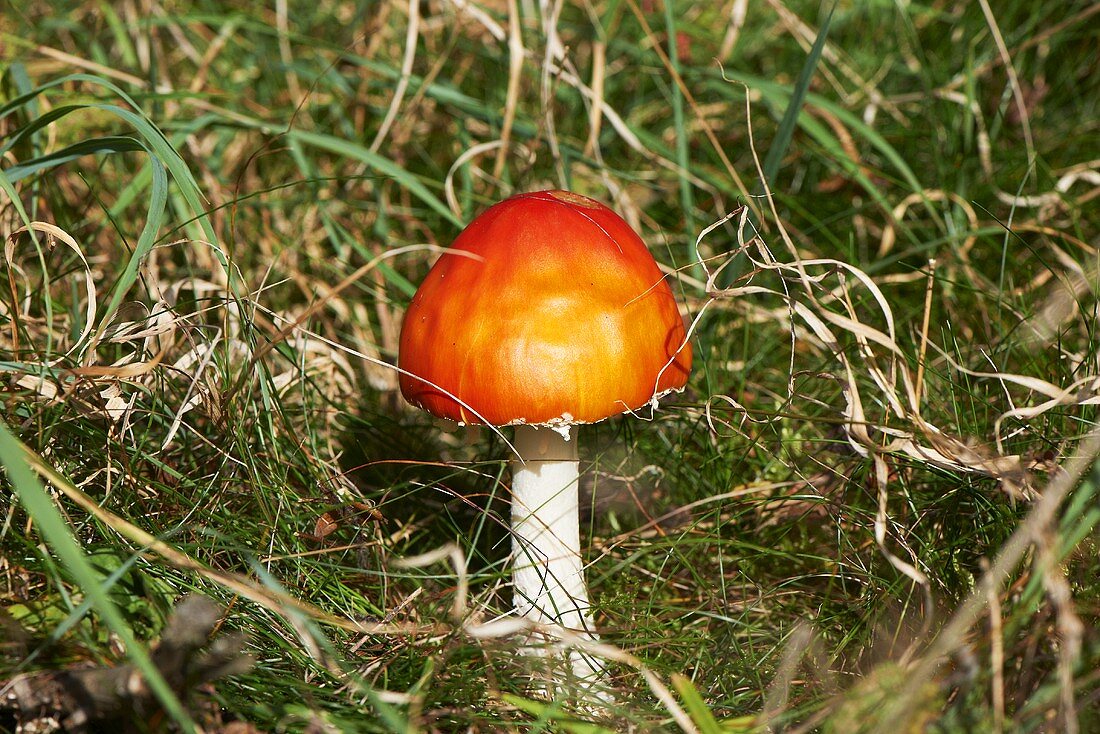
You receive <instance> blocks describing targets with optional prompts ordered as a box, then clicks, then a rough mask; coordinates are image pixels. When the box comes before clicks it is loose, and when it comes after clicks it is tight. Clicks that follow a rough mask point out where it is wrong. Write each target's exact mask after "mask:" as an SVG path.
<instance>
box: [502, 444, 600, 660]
mask: <svg viewBox="0 0 1100 734" xmlns="http://www.w3.org/2000/svg"><path fill="white" fill-rule="evenodd" d="M576 434H577V429H576V428H575V427H570V428H569V429H568V431H567V432H566V431H561V432H559V431H558V430H555V429H552V428H534V427H532V426H517V427H516V437H515V448H516V453H517V454H518V456H519V458H518V459H515V460H513V462H512V563H513V565H512V569H513V570H512V584H513V594H514V597H515V602H514V603H515V608H516V614H518V615H519V616H521V617H526V618H527V619H530V620H531V621H533V622H536V623H538V624H539V625H540V626H542V627H544V628H545V629H546V630H548V631H549V633H550V635H552V636H553V630H554V629H556V628H560V627H564V628H566V629H569V630H571V631H572V632H574V633H575V634H577V635H580V636H581V637H583V638H586V639H589V640H597V639H598V637H597V636H596V633H595V627H594V626H593V624H592V620H591V618H590V617H589V613H588V607H589V605H588V587H587V585H586V584H585V582H584V566H583V563H582V561H581V541H580V523H579V519H578V513H577V505H578V478H579V462H578V460H577V440H576ZM546 641H547V642H550V641H551V640H549V639H548V640H546ZM569 660H570V663H571V665H572V668H573V672H574V674H575V675H576V676H577V677H578V678H581V679H582V680H590V679H593V678H596V677H598V676H599V674H600V673H601V672H602V666H601V665H600V663H599V661H598V660H596V659H595V658H593V657H592V656H591V655H589V654H584V653H582V652H581V651H580V650H573V651H572V652H570V654H569Z"/></svg>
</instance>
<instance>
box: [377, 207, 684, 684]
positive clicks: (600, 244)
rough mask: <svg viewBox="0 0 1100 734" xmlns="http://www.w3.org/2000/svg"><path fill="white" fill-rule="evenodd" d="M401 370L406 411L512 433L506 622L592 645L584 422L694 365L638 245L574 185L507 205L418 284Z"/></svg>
mask: <svg viewBox="0 0 1100 734" xmlns="http://www.w3.org/2000/svg"><path fill="white" fill-rule="evenodd" d="M398 362H399V367H400V370H401V376H400V383H401V392H402V394H403V395H404V396H405V399H406V400H408V401H409V402H410V403H411V404H413V405H415V406H417V407H419V408H422V409H424V410H426V411H428V412H429V413H431V414H433V415H436V416H440V417H443V418H450V419H452V420H455V421H458V423H459V424H460V425H461V424H467V423H488V424H490V425H493V426H506V425H514V426H515V427H516V428H515V440H514V449H515V458H514V459H513V462H512V466H513V476H512V506H511V507H512V528H511V529H512V539H513V540H512V554H513V555H512V564H513V566H512V569H513V570H512V574H513V576H512V579H513V596H514V606H515V612H516V614H518V615H519V616H521V617H525V618H527V619H529V620H531V621H532V622H535V623H537V624H536V629H539V630H543V631H550V634H551V635H554V634H555V632H556V631H558V630H560V628H567V629H569V630H571V631H573V632H574V633H575V634H578V635H580V636H581V637H583V638H586V639H590V640H596V639H598V638H597V636H596V632H595V627H594V625H593V623H592V619H591V616H590V614H589V602H588V590H587V586H586V584H585V579H584V568H583V563H582V558H581V551H580V530H579V522H578V476H579V465H578V454H577V440H576V433H577V426H578V425H580V424H584V423H595V422H597V421H601V420H604V419H605V418H608V417H610V416H614V415H618V414H620V413H623V412H629V411H634V410H636V409H638V408H641V407H643V406H646V405H651V406H656V403H657V400H658V399H660V398H661V397H662V396H664V395H666V394H667V393H669V392H673V391H675V392H679V391H681V390H682V389H683V387H684V385H685V383H686V382H687V378H688V372H689V371H690V369H691V347H690V345H689V344H688V343H687V340H686V332H685V328H684V322H683V320H682V318H681V316H680V313H679V310H678V308H677V305H676V300H675V298H674V297H673V295H672V290H671V289H670V288H669V285H668V283H666V282H665V280H664V276H663V275H662V273H661V271H660V269H659V268H658V267H657V263H656V262H655V261H654V259H653V257H652V255H650V253H649V250H648V249H647V248H646V246H645V243H644V242H643V241H642V239H641V238H640V237H639V236H638V235H637V234H636V233H635V232H634V231H633V230H632V229H631V228H630V225H628V224H627V223H626V222H625V221H623V219H622V218H621V217H619V216H618V215H617V214H615V213H614V212H613V211H611V210H610V209H608V208H607V207H605V206H603V205H602V204H600V203H599V202H596V201H594V200H592V199H589V198H586V197H584V196H580V195H578V194H574V193H571V192H568V191H539V192H535V193H527V194H520V195H518V196H514V197H512V198H510V199H507V200H505V201H502V202H500V203H498V204H496V205H495V206H493V207H491V208H489V209H488V210H487V211H485V212H483V213H482V214H481V215H480V216H478V217H476V218H475V219H474V220H473V221H472V222H471V223H470V224H469V226H467V227H466V229H465V230H463V231H462V233H461V234H460V235H459V236H458V238H457V239H456V240H455V241H454V244H453V245H452V246H451V248H450V250H448V251H447V252H446V253H444V254H443V255H442V256H441V257H440V258H439V260H438V261H437V262H436V263H435V265H434V266H433V267H432V269H431V271H430V272H429V273H428V275H427V277H426V278H425V279H424V282H423V283H421V285H420V288H419V289H418V290H417V292H416V295H415V296H414V297H413V300H412V303H411V305H410V306H409V309H408V311H407V313H406V314H405V320H404V323H403V325H402V329H401V342H400V353H399V358H398ZM558 636H560V635H558ZM531 649H533V648H531ZM570 659H571V662H572V669H573V672H574V673H575V674H576V675H577V676H578V677H579V678H582V679H591V678H593V677H595V676H597V675H598V674H599V672H600V671H601V666H600V665H599V663H597V662H596V661H594V660H593V659H592V658H591V657H589V656H587V655H584V654H582V653H580V652H579V651H575V652H574V653H573V654H572V655H571V656H570Z"/></svg>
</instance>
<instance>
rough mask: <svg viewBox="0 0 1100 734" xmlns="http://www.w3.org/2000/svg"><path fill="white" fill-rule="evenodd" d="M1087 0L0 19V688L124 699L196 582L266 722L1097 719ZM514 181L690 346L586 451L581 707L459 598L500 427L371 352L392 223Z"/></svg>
mask: <svg viewBox="0 0 1100 734" xmlns="http://www.w3.org/2000/svg"><path fill="white" fill-rule="evenodd" d="M541 7H542V6H540V8H541ZM1094 15H1095V9H1094V8H1089V7H1081V8H1068V9H1067V8H1062V7H1055V6H1052V5H1049V4H1047V5H1038V4H1035V3H1029V2H1023V1H1022V0H1013V1H1012V2H1006V3H998V4H997V7H992V6H991V5H990V4H988V3H978V4H976V5H972V6H966V7H962V8H958V9H956V8H954V7H947V6H942V7H941V6H939V5H934V6H929V7H924V6H921V7H912V6H907V7H904V8H902V7H893V6H889V7H887V6H882V7H871V6H862V5H861V6H858V7H857V6H853V7H841V6H838V7H836V8H835V9H833V11H832V15H831V16H829V15H828V12H824V13H822V14H820V15H818V9H817V8H816V6H815V7H813V8H810V7H803V6H798V5H794V4H784V3H781V2H769V3H766V4H752V5H751V6H750V5H749V4H747V3H741V2H733V3H732V4H730V5H729V6H728V7H720V6H716V5H713V4H706V3H693V4H685V5H680V4H676V5H672V4H669V5H668V6H667V8H666V7H665V6H664V5H662V4H660V3H647V2H643V3H636V2H634V1H633V0H628V1H627V2H625V3H595V4H590V5H587V6H584V7H581V6H576V7H574V6H573V5H571V4H564V3H563V4H549V5H546V6H545V8H543V10H540V9H539V8H536V7H535V6H534V4H531V3H513V2H509V3H489V2H485V3H480V4H478V3H456V2H450V1H449V0H447V1H444V0H441V1H440V2H431V3H426V4H425V3H417V2H413V3H409V4H406V3H367V4H362V5H360V6H346V5H338V4H334V3H328V2H320V3H315V4H313V5H311V6H309V7H288V6H287V4H285V3H276V4H275V6H274V7H272V8H267V9H265V10H264V11H263V14H262V15H249V14H245V13H241V12H238V11H234V10H226V9H225V8H224V6H223V5H220V4H217V3H208V2H205V1H204V0H197V1H196V2H192V3H189V4H184V5H181V6H164V7H161V6H152V7H151V9H146V10H141V11H139V8H138V7H137V6H136V5H133V4H129V5H128V4H123V5H121V6H117V8H116V6H108V5H103V4H99V5H94V4H88V3H75V2H74V3H63V4H62V6H58V4H57V3H36V2H32V3H30V4H25V7H21V8H20V9H19V12H18V13H15V12H13V13H11V14H7V15H5V16H4V18H3V19H0V32H2V33H3V37H2V40H3V45H2V48H3V51H2V52H0V53H2V54H3V55H2V57H0V63H2V76H0V84H2V88H3V89H4V92H5V93H4V95H3V98H4V99H5V100H6V101H4V102H3V103H0V171H2V175H0V189H2V190H3V194H2V195H0V235H2V236H3V238H4V243H5V250H4V261H3V266H2V267H3V272H4V276H5V277H4V278H0V371H2V372H3V376H4V382H3V387H2V388H0V404H2V406H3V410H2V411H0V415H2V417H3V424H4V426H5V428H4V429H3V431H4V433H3V434H2V435H3V436H4V438H3V444H2V446H3V455H2V459H3V463H4V466H5V468H6V475H5V480H4V482H5V484H4V485H3V486H4V488H5V491H6V492H7V493H8V494H7V497H8V499H9V501H8V502H7V503H6V505H5V506H4V508H3V510H4V512H3V520H2V521H0V549H2V554H0V570H2V572H3V575H2V576H0V578H2V581H0V599H2V600H3V604H4V608H5V609H6V610H7V611H6V614H7V617H8V618H10V620H11V624H12V625H14V626H11V629H16V628H18V629H21V630H24V631H25V633H26V635H27V639H29V640H32V641H33V644H32V645H31V647H30V648H21V650H22V651H21V652H18V653H10V652H9V651H8V650H7V649H6V648H0V660H2V661H3V662H2V665H3V675H0V679H6V678H8V677H9V676H10V675H14V674H15V673H19V672H30V671H34V670H45V669H51V668H57V667H65V666H70V665H73V664H76V663H78V662H80V661H85V660H86V661H95V662H97V663H102V662H111V661H115V660H117V659H119V658H120V657H122V656H127V657H129V658H130V659H131V660H132V662H133V663H134V664H135V665H138V666H139V667H141V668H142V669H143V670H145V672H146V674H147V675H148V676H149V678H150V680H151V681H152V682H153V685H154V687H156V683H155V681H156V675H155V673H154V671H152V670H151V669H150V668H149V667H148V665H147V664H146V663H144V662H143V660H144V656H145V655H146V653H145V649H146V647H145V644H146V643H145V642H144V641H145V640H150V639H153V638H155V637H156V635H157V633H158V632H159V630H160V629H161V627H162V626H163V625H164V623H165V619H166V614H167V611H168V610H169V609H170V608H171V606H172V602H173V601H174V600H175V599H176V598H178V597H179V596H181V595H183V594H186V593H191V592H198V593H202V594H205V595H208V596H211V597H214V598H215V599H217V600H218V601H220V602H221V603H223V604H224V605H226V608H227V612H226V615H225V626H227V627H230V628H233V629H238V630H240V631H242V632H244V633H245V634H246V635H247V637H248V640H249V646H250V650H251V653H252V655H253V656H254V657H255V659H256V665H255V667H254V668H253V669H252V670H251V671H250V672H248V673H247V674H244V675H241V676H238V677H236V678H234V679H232V680H229V681H225V682H222V683H219V685H218V686H217V688H216V690H215V691H214V692H213V693H212V694H211V695H213V696H214V697H215V699H216V700H217V702H218V703H219V704H220V706H221V708H222V710H223V711H222V714H220V717H221V720H222V721H229V720H232V719H240V720H243V721H249V722H251V723H253V724H254V725H255V726H257V727H259V728H260V729H263V730H268V729H272V730H273V729H276V728H284V729H293V730H305V729H311V730H317V729H318V728H320V729H326V730H341V731H343V730H347V731H359V730H361V731H396V730H402V731H407V730H434V731H449V730H485V731H492V730H513V729H516V730H518V729H526V728H531V727H532V726H533V727H535V728H538V727H543V728H547V729H554V730H562V731H598V730H601V729H600V727H602V728H604V729H607V730H615V731H623V730H629V729H631V728H633V729H636V730H654V729H664V728H668V729H675V728H679V729H682V730H685V731H704V732H714V731H726V730H729V731H751V730H762V729H763V728H765V727H769V726H770V727H772V728H780V727H783V728H786V729H787V730H791V731H808V730H812V729H814V728H818V729H820V730H823V731H838V732H839V731H881V730H883V729H884V728H885V727H888V726H889V727H892V728H896V727H895V726H894V722H896V721H910V722H912V728H913V730H914V731H917V730H928V729H936V730H943V731H968V730H983V731H1042V730H1059V731H1074V730H1077V731H1089V730H1090V728H1095V726H1097V724H1098V722H1097V719H1096V713H1095V711H1096V709H1097V707H1096V701H1097V696H1098V691H1100V682H1098V681H1097V680H1096V675H1095V673H1094V672H1093V671H1094V670H1095V669H1096V668H1097V664H1098V663H1100V653H1098V650H1100V648H1098V641H1097V639H1096V637H1095V631H1094V629H1095V623H1096V619H1097V617H1098V615H1100V607H1098V603H1100V602H1098V593H1100V585H1098V584H1097V581H1096V579H1097V578H1098V573H1097V561H1096V558H1097V553H1096V551H1097V547H1096V546H1097V537H1096V530H1095V526H1096V523H1097V520H1098V519H1100V513H1098V511H1097V510H1096V501H1095V492H1096V486H1097V482H1098V481H1100V475H1097V473H1096V469H1095V465H1096V463H1095V459H1096V454H1097V446H1096V445H1095V443H1096V439H1095V430H1096V429H1095V420H1096V414H1095V408H1094V407H1093V406H1094V405H1095V404H1096V402H1097V398H1096V393H1097V389H1096V385H1097V380H1098V379H1100V378H1098V377H1097V375H1098V374H1100V373H1098V369H1097V354H1098V350H1097V348H1096V344H1097V340H1096V336H1095V329H1094V326H1095V323H1096V298H1095V293H1096V280H1097V278H1096V274H1097V272H1098V270H1097V258H1096V246H1095V240H1096V236H1097V235H1096V233H1097V231H1098V225H1100V221H1098V212H1097V209H1096V207H1095V206H1091V202H1092V200H1093V199H1094V197H1095V190H1096V181H1097V168H1096V163H1095V161H1094V160H1093V158H1094V157H1095V145H1094V144H1090V141H1094V140H1095V138H1096V129H1095V127H1096V123H1095V120H1096V119H1097V115H1096V114H1095V112H1096V110H1095V107H1096V100H1097V99H1100V95H1098V94H1097V92H1098V91H1100V90H1098V89H1097V84H1098V82H1097V79H1100V74H1097V71H1098V70H1097V69H1096V63H1097V62H1096V58H1095V54H1094V53H1089V50H1090V49H1092V48H1093V47H1094V46H1095V34H1094V33H1092V32H1091V30H1090V29H1091V26H1092V24H1093V22H1094V20H1095V18H1093V16H1094ZM827 17H829V20H828V21H826V18H827ZM883 29H888V30H889V33H888V35H889V37H890V42H889V43H886V42H883V41H881V40H878V39H880V37H881V36H882V33H883ZM716 58H717V59H719V60H720V62H721V66H719V65H718V64H716V63H714V59H716ZM549 186H561V187H568V188H572V189H574V190H577V191H580V192H581V193H585V194H590V195H593V196H596V197H597V198H601V199H603V200H606V201H608V202H609V203H612V204H613V205H614V206H615V207H616V209H617V210H618V211H620V212H621V213H623V215H624V216H625V217H626V218H627V219H628V220H629V221H631V222H632V223H633V224H634V225H635V226H636V227H637V228H638V229H639V230H640V231H641V233H642V234H643V236H644V237H645V238H646V239H647V241H648V242H650V243H651V245H652V246H653V248H654V251H655V252H656V253H657V255H658V257H659V259H660V260H661V261H662V262H663V264H664V267H665V268H666V272H668V273H669V277H670V279H672V281H673V282H674V284H675V287H676V290H677V292H678V294H679V295H680V297H681V298H682V300H683V302H684V303H685V304H686V310H687V312H688V316H689V317H690V318H691V320H692V323H693V331H692V338H693V340H694V346H695V353H696V355H697V357H696V360H697V365H698V367H697V371H696V374H695V375H694V376H693V380H692V383H691V386H690V390H689V393H688V394H687V395H686V396H685V398H684V399H683V400H682V401H680V402H679V403H678V404H676V405H673V406H666V407H665V408H664V409H662V411H661V412H659V413H658V414H656V415H655V416H654V417H653V420H652V421H649V422H646V423H644V424H641V425H638V424H633V423H629V422H620V421H609V422H606V423H603V424H600V425H599V426H596V427H595V430H594V431H592V432H591V435H590V437H589V438H588V439H586V442H585V443H584V445H583V446H582V456H583V457H584V458H585V460H586V461H587V462H589V463H590V468H589V471H588V472H587V473H586V477H587V478H586V480H585V481H586V483H587V484H586V486H585V487H584V488H583V489H585V490H586V491H587V492H588V494H587V495H586V496H588V497H590V504H589V507H590V512H589V516H588V519H587V522H586V528H585V532H584V537H586V538H588V539H589V544H590V545H589V548H590V550H589V558H590V560H591V565H590V569H589V581H590V583H591V585H592V587H593V597H594V601H595V603H596V604H597V606H598V612H599V614H598V622H597V623H598V625H599V626H600V628H601V630H603V631H604V639H605V641H607V642H609V643H610V644H611V645H613V646H614V648H615V649H614V650H611V651H609V654H610V655H611V657H612V661H611V668H610V670H611V677H610V679H609V682H610V684H611V685H612V686H613V688H614V690H615V695H616V703H615V704H614V705H613V706H612V707H610V708H609V709H608V710H606V711H603V712H599V713H591V712H589V713H585V712H583V711H577V710H575V707H572V706H571V705H570V701H569V700H561V701H543V700H540V699H539V698H538V696H537V695H536V693H535V691H536V690H537V687H533V686H532V680H533V679H535V680H537V678H538V676H539V675H540V674H543V673H542V672H541V671H538V670H532V669H531V665H532V663H531V661H529V660H527V659H524V658H517V657H516V655H515V644H514V642H513V641H512V639H511V638H510V637H509V636H508V635H507V634H504V633H503V632H502V631H501V628H500V627H494V622H495V621H496V620H498V619H499V618H500V617H501V616H502V615H504V614H505V613H506V612H507V610H508V609H509V603H510V600H509V598H508V591H507V586H506V578H507V575H506V558H505V555H506V548H507V545H508V542H507V530H506V528H507V522H506V521H505V519H504V518H506V515H507V505H506V500H507V494H508V476H507V470H506V458H507V457H506V451H505V447H504V445H503V443H502V442H501V441H500V439H499V437H497V436H495V435H494V434H493V433H492V432H490V431H487V430H484V429H466V430H463V431H457V430H455V429H454V428H453V427H448V426H443V425H439V424H435V423H433V422H431V421H430V419H428V418H427V417H425V416H422V415H419V414H416V413H414V412H412V411H411V410H409V409H408V408H407V407H406V406H404V404H403V403H402V401H401V400H400V398H399V396H398V394H397V392H396V380H395V378H394V373H393V371H392V369H390V368H389V365H391V364H392V363H393V361H394V358H395V355H396V346H397V334H398V328H399V325H400V319H401V314H402V312H403V308H404V304H405V303H406V302H407V300H408V299H409V298H410V297H411V294H412V292H413V290H414V289H415V284H416V283H417V282H418V281H419V278H420V277H421V276H422V275H423V273H424V272H426V268H427V266H428V264H429V263H430V261H431V259H432V258H433V257H434V253H435V252H436V248H437V247H439V246H445V245H447V244H448V243H449V242H450V241H451V239H452V238H453V236H454V235H455V234H456V233H457V231H458V229H459V228H460V227H461V225H462V223H463V222H465V221H468V220H469V219H470V218H471V217H472V216H473V215H474V214H475V213H476V212H477V211H479V210H481V209H482V208H483V207H485V206H486V205H487V204H488V203H490V202H491V201H493V200H495V199H498V198H501V197H503V196H506V195H508V194H510V193H513V192H516V191H521V190H528V189H534V188H541V187H549ZM742 207H744V209H742ZM727 215H732V216H727ZM710 223H714V224H715V226H708V225H710ZM624 445H625V446H627V447H629V448H628V449H627V450H623V449H622V448H620V447H621V446H624ZM33 474H36V475H37V479H36V478H34V477H33V476H32V475H33ZM439 548H444V549H445V552H444V553H441V554H439V555H438V557H429V558H423V557H422V556H423V554H425V553H428V552H431V551H434V550H436V549H439ZM418 556H420V557H421V558H420V559H419V561H421V562H418V563H415V564H413V565H409V564H408V563H403V561H404V560H406V559H409V558H416V557H418ZM5 624H7V623H5ZM9 626H10V625H9ZM616 650H617V652H616ZM142 666H144V667H142ZM161 694H162V697H161V700H162V702H163V704H164V705H165V707H166V710H168V711H169V713H170V714H171V718H172V719H173V720H174V721H175V725H176V726H178V727H180V728H184V729H187V728H188V727H189V726H192V725H193V723H194V722H191V721H190V720H189V718H188V717H189V715H188V714H187V713H186V712H185V711H184V709H183V708H182V707H181V706H179V705H178V702H177V701H175V700H174V699H173V697H172V696H171V695H170V692H167V691H166V690H162V691H161ZM204 710H206V709H204ZM0 721H4V722H5V723H4V724H3V725H4V726H8V725H9V724H8V722H6V721H5V720H3V719H0ZM197 724H198V725H199V726H210V725H212V722H204V721H202V720H200V721H198V722H197Z"/></svg>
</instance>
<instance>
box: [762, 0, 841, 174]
mask: <svg viewBox="0 0 1100 734" xmlns="http://www.w3.org/2000/svg"><path fill="white" fill-rule="evenodd" d="M834 11H836V3H835V2H834V3H833V6H832V7H831V8H829V14H828V15H826V16H825V22H824V23H822V24H821V30H819V31H818V32H817V38H816V39H814V45H813V46H812V47H811V48H810V53H809V55H808V56H807V57H806V61H805V63H803V64H802V69H801V71H799V73H798V80H797V81H796V82H795V84H794V90H793V92H792V94H791V98H790V101H789V102H788V103H787V109H786V111H784V113H783V119H781V120H780V121H779V128H778V129H777V130H776V132H775V139H774V140H772V144H771V146H770V147H769V148H768V155H767V156H765V158H764V178H765V179H766V180H767V182H768V185H769V186H771V187H774V186H775V175H776V173H778V172H779V164H780V163H781V162H782V160H783V156H785V155H786V154H787V148H788V147H790V144H791V138H792V137H793V136H794V130H795V128H796V127H797V126H798V115H799V113H800V112H801V111H802V105H804V104H805V103H806V93H807V92H808V91H809V89H810V82H811V81H813V78H814V71H815V70H816V69H817V65H818V63H819V62H820V61H821V52H822V51H824V50H825V41H826V40H827V39H828V37H829V26H830V25H832V22H833V12H834Z"/></svg>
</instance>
